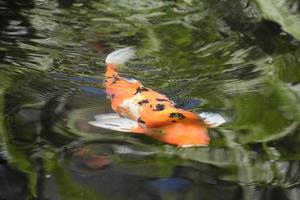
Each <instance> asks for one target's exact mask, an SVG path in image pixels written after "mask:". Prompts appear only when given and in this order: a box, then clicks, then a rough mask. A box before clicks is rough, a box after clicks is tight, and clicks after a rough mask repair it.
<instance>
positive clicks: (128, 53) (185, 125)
mask: <svg viewBox="0 0 300 200" xmlns="http://www.w3.org/2000/svg"><path fill="white" fill-rule="evenodd" d="M134 56H135V53H134V49H133V48H130V47H128V48H124V49H119V50H116V51H114V52H112V53H110V54H109V55H108V56H107V58H106V73H105V89H106V93H107V95H108V97H109V98H110V99H111V106H112V109H113V110H114V111H115V112H116V113H112V114H100V115H96V116H95V119H96V120H95V121H91V122H89V123H90V124H92V125H94V126H97V127H101V128H106V129H112V130H117V131H123V132H132V133H139V134H144V135H147V136H150V137H152V138H154V139H156V140H159V141H162V142H165V143H168V144H172V145H176V146H177V147H190V146H203V145H207V144H208V143H209V141H210V138H209V136H208V134H207V127H213V126H218V125H220V124H222V123H224V122H225V120H224V118H223V117H222V116H221V115H219V114H215V113H207V112H204V113H200V114H197V113H194V112H191V111H186V110H183V109H180V108H176V106H175V103H174V102H173V101H172V100H170V99H169V98H167V97H166V96H165V95H162V94H159V93H157V92H155V91H153V90H151V89H150V88H147V87H145V86H143V85H142V84H141V83H140V82H138V81H137V80H128V79H126V78H123V77H121V76H120V75H119V73H118V72H117V70H118V67H119V66H120V65H122V64H124V63H126V62H127V61H128V60H130V59H131V58H133V57H134Z"/></svg>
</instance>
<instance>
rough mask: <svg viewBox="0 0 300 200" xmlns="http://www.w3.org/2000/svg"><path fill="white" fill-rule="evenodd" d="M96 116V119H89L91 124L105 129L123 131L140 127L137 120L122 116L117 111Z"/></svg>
mask: <svg viewBox="0 0 300 200" xmlns="http://www.w3.org/2000/svg"><path fill="white" fill-rule="evenodd" d="M94 118H95V121H89V124H91V125H93V126H96V127H100V128H104V129H110V130H115V131H121V132H132V131H133V130H135V129H137V128H138V123H137V122H135V121H133V120H130V119H127V118H124V117H120V116H119V115H118V114H116V113H107V114H100V115H96V116H94Z"/></svg>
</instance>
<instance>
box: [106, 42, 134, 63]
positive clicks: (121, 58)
mask: <svg viewBox="0 0 300 200" xmlns="http://www.w3.org/2000/svg"><path fill="white" fill-rule="evenodd" d="M134 57H135V50H134V49H133V48H132V47H126V48H123V49H118V50H115V51H113V52H111V53H110V54H108V55H107V57H106V60H105V62H106V65H114V66H118V65H122V64H125V63H126V62H128V61H129V60H130V59H132V58H134Z"/></svg>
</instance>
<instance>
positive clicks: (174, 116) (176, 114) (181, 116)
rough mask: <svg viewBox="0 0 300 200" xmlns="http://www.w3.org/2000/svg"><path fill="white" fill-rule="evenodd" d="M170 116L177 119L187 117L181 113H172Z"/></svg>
mask: <svg viewBox="0 0 300 200" xmlns="http://www.w3.org/2000/svg"><path fill="white" fill-rule="evenodd" d="M169 117H170V118H177V119H185V116H184V115H183V114H181V113H170V115H169Z"/></svg>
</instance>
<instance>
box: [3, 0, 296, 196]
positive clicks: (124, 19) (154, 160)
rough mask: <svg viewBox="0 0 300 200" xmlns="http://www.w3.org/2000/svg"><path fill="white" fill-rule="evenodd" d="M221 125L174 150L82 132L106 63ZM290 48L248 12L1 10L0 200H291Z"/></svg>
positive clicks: (98, 101) (82, 5)
mask: <svg viewBox="0 0 300 200" xmlns="http://www.w3.org/2000/svg"><path fill="white" fill-rule="evenodd" d="M126 46H135V47H136V48H137V52H138V58H137V59H136V60H134V61H132V62H130V63H129V64H128V65H127V66H126V67H124V68H122V74H123V75H124V76H128V77H134V78H136V79H138V80H140V81H141V82H142V83H143V84H145V85H146V86H148V87H151V88H153V89H155V90H156V91H160V92H162V93H164V94H167V95H168V96H169V97H170V98H171V99H173V100H175V101H176V102H177V103H178V105H180V106H181V107H183V108H187V109H190V110H193V111H196V112H199V111H214V112H218V113H221V114H222V115H224V116H225V117H226V119H227V120H228V123H226V124H225V125H223V126H221V127H219V128H215V129H211V130H210V136H211V138H212V143H211V144H210V145H209V146H208V147H201V148H188V149H177V148H176V147H173V146H170V145H165V144H162V143H160V142H157V141H154V140H152V139H149V138H146V137H141V136H136V135H133V134H127V133H119V132H115V131H109V130H103V129H97V128H94V127H92V126H90V125H89V124H88V123H87V122H88V121H89V120H91V119H92V118H93V115H95V114H97V113H106V112H111V109H110V102H109V101H108V100H107V99H106V95H105V93H104V91H103V86H102V80H103V72H104V58H105V56H106V55H107V53H108V52H111V51H112V50H114V49H117V48H121V47H126ZM299 47H300V43H299V41H297V40H296V39H294V38H293V37H292V36H291V35H289V34H287V33H285V32H283V31H282V30H281V28H280V26H279V25H277V24H276V23H274V22H270V21H265V20H262V19H261V16H260V13H259V12H258V11H257V9H256V7H255V6H254V4H253V3H251V2H248V1H243V0H242V1H238V0H236V1H227V0H225V1H218V0H197V1H196V0H195V1H190V0H180V1H148V0H145V1H138V0H130V1H127V0H126V1H125V0H124V1H117V0H103V1H100V0H99V1H96V0H90V1H87V0H78V1H72V0H59V1H50V0H48V1H47V0H36V1H25V0H16V1H9V0H7V1H5V0H0V83H1V84H0V133H1V137H0V141H1V159H0V175H1V176H0V185H1V187H0V199H8V200H14V199H16V200H21V199H39V200H42V199H45V200H46V199H47V200H48V199H51V200H59V199H72V200H73V199H78V200H79V199H80V200H81V199H138V200H144V199H145V200H146V199H147V200H148V199H149V200H150V199H151V200H152V199H178V200H179V199H180V200H181V199H192V200H194V199H205V200H206V199H207V200H210V199H218V200H233V199H236V200H239V199H247V200H252V199H259V200H260V199H261V200H265V199H269V200H271V199H272V200H274V199H278V200H279V199H280V200H285V199H291V200H297V199H300V187H299V184H300V163H299V161H300V147H299V143H300V137H299V133H300V129H299V121H300V120H299V119H300V106H299V100H300V96H299V95H300V84H299V82H300V49H299Z"/></svg>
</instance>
